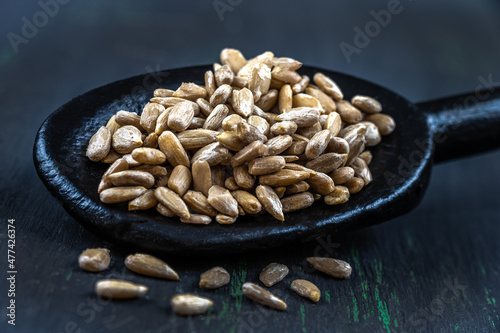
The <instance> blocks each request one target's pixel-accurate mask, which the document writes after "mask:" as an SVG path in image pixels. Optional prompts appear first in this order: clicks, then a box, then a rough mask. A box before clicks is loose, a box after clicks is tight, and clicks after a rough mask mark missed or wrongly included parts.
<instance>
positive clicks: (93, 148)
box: [86, 126, 111, 162]
mask: <svg viewBox="0 0 500 333" xmlns="http://www.w3.org/2000/svg"><path fill="white" fill-rule="evenodd" d="M110 149H111V132H110V131H109V130H108V129H107V128H106V127H104V126H103V127H101V128H100V129H99V130H98V131H97V132H96V133H95V134H94V135H93V136H92V138H90V141H89V145H88V147H87V152H86V155H87V157H88V158H89V159H90V160H92V161H94V162H99V161H101V160H103V159H104V158H105V157H106V156H107V155H108V153H109V150H110Z"/></svg>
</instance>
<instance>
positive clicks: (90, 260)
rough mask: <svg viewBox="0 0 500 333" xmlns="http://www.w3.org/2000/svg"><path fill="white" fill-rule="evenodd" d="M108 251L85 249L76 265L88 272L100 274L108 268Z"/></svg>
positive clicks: (109, 260) (109, 259) (109, 258)
mask: <svg viewBox="0 0 500 333" xmlns="http://www.w3.org/2000/svg"><path fill="white" fill-rule="evenodd" d="M110 262H111V257H110V256H109V250H108V249H103V248H97V249H86V250H85V251H83V252H82V254H80V256H79V257H78V265H79V266H80V268H81V269H83V270H86V271H88V272H101V271H103V270H105V269H107V268H108V267H109V263H110Z"/></svg>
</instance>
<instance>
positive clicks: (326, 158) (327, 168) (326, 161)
mask: <svg viewBox="0 0 500 333" xmlns="http://www.w3.org/2000/svg"><path fill="white" fill-rule="evenodd" d="M346 160H347V154H337V153H327V154H323V155H321V156H319V157H316V158H315V159H313V160H311V161H309V162H307V163H306V167H307V168H309V169H313V170H315V171H318V172H323V173H329V172H332V171H333V170H336V169H337V168H338V167H340V166H342V165H343V164H344V163H345V162H346Z"/></svg>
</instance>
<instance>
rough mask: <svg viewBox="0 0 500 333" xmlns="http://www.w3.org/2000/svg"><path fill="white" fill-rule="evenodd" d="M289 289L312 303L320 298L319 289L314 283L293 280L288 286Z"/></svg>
mask: <svg viewBox="0 0 500 333" xmlns="http://www.w3.org/2000/svg"><path fill="white" fill-rule="evenodd" d="M290 288H291V289H292V290H293V291H295V292H296V293H297V294H298V295H300V296H302V297H305V298H308V299H310V300H311V301H313V302H318V301H319V299H320V298H321V291H320V290H319V288H318V287H317V286H316V285H315V284H314V283H312V282H309V281H307V280H302V279H298V280H293V281H292V283H291V284H290Z"/></svg>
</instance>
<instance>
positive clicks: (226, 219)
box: [215, 208, 239, 224]
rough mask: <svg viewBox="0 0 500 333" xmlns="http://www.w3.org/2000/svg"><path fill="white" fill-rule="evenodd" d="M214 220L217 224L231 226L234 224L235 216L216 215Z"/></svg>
mask: <svg viewBox="0 0 500 333" xmlns="http://www.w3.org/2000/svg"><path fill="white" fill-rule="evenodd" d="M238 213H239V208H238ZM215 220H216V221H217V222H218V223H219V224H233V223H234V222H236V216H229V215H225V214H217V216H216V217H215Z"/></svg>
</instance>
